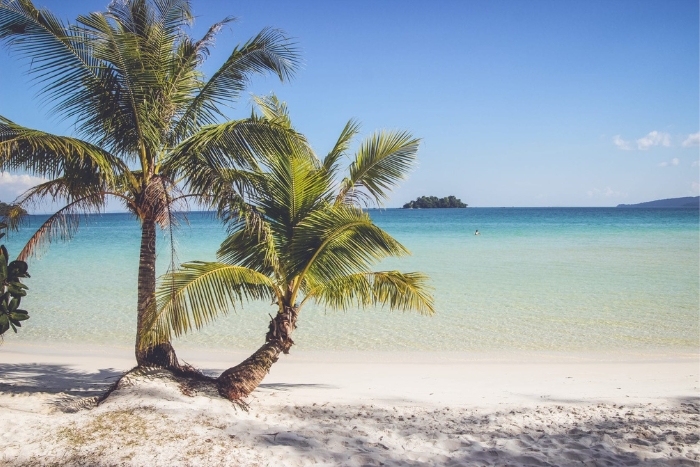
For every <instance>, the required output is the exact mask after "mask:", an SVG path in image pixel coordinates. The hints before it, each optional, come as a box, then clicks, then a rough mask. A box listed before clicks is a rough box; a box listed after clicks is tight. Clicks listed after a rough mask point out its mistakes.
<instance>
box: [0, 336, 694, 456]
mask: <svg viewBox="0 0 700 467" xmlns="http://www.w3.org/2000/svg"><path fill="white" fill-rule="evenodd" d="M180 355H181V357H182V358H184V359H185V360H187V361H189V362H190V363H192V364H194V365H195V366H197V367H199V368H201V369H204V370H205V372H207V373H212V374H214V373H216V372H217V371H220V370H222V369H225V368H226V367H227V366H230V364H231V363H237V362H238V361H240V360H241V358H243V357H244V356H245V355H243V354H232V353H224V352H213V351H211V352H193V351H187V350H186V349H185V350H182V351H180ZM132 364H133V359H132V358H131V354H130V349H126V348H97V349H95V348H90V349H89V348H78V347H75V348H58V349H56V348H55V347H40V346H31V345H20V344H14V343H13V344H12V345H8V344H7V343H6V344H5V345H4V346H3V347H2V348H0V413H1V414H2V416H0V445H1V446H2V449H1V450H0V452H1V454H0V465H3V466H5V465H7V466H16V465H18V466H22V465H26V466H30V465H31V466H34V465H85V466H88V465H89V466H117V465H136V466H152V465H159V466H160V465H162V466H198V465H204V466H219V465H230V466H267V465H269V466H304V465H343V466H345V465H348V466H365V465H367V466H370V465H371V466H374V465H377V466H378V465H386V466H405V465H408V466H418V465H446V466H462V465H464V466H471V465H537V466H542V465H557V466H562V465H586V466H603V465H610V466H612V465H700V414H699V412H700V389H699V387H700V384H699V383H698V374H699V372H698V370H699V365H698V356H697V355H694V354H687V355H684V354H678V353H675V354H665V353H662V352H654V353H649V354H646V355H641V354H617V355H614V356H613V355H603V354H586V355H576V354H544V353H529V354H526V353H523V354H510V355H506V354H503V355H497V354H479V355H474V354H466V353H465V354H458V353H421V354H419V353H415V354H413V353H399V352H393V353H362V352H356V353H351V352H329V353H323V354H321V353H311V352H292V354H291V355H288V356H284V357H283V358H282V359H280V361H279V362H278V363H277V364H275V365H274V366H273V369H272V371H271V373H270V375H269V376H268V377H267V378H266V379H265V381H264V383H263V385H262V386H261V387H260V388H259V389H258V390H256V391H255V392H254V394H253V396H252V397H250V398H249V400H248V403H249V404H250V407H249V410H248V411H247V412H246V411H243V410H241V409H238V408H236V407H234V406H233V405H232V404H231V403H230V402H228V401H227V400H225V399H223V398H220V397H218V395H217V394H216V391H215V390H213V389H211V388H207V387H199V388H193V387H189V388H188V387H184V388H183V387H182V386H181V385H180V384H179V383H178V382H177V381H175V380H174V379H172V378H170V377H168V375H167V374H165V373H163V372H158V371H156V372H151V373H145V374H142V375H139V376H130V377H129V378H128V380H126V381H123V384H122V385H121V387H120V388H119V389H118V390H116V391H114V392H113V393H112V395H111V396H110V397H109V398H108V399H107V400H106V401H105V402H103V403H102V404H100V405H99V406H98V407H93V405H94V404H91V401H92V399H90V398H91V397H94V396H95V395H97V394H99V393H101V392H102V391H104V390H105V389H106V388H107V387H108V386H109V385H110V384H111V383H112V382H113V381H114V380H115V379H116V378H117V377H118V376H119V375H120V374H121V373H122V372H123V371H125V370H128V369H129V368H130V366H131V365H132Z"/></svg>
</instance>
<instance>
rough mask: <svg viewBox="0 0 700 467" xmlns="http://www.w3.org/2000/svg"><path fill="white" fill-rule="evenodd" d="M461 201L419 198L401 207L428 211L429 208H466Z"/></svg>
mask: <svg viewBox="0 0 700 467" xmlns="http://www.w3.org/2000/svg"><path fill="white" fill-rule="evenodd" d="M467 206H468V205H467V204H464V203H463V202H462V200H461V199H459V198H455V197H454V196H446V197H444V198H438V197H437V196H421V197H419V198H417V199H416V200H415V201H409V202H408V203H406V204H404V205H403V208H404V209H430V208H466V207H467Z"/></svg>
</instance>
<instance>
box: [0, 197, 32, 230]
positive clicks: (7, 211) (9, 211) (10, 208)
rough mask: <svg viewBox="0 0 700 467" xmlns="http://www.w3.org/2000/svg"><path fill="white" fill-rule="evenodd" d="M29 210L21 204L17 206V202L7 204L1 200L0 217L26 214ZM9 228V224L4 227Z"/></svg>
mask: <svg viewBox="0 0 700 467" xmlns="http://www.w3.org/2000/svg"><path fill="white" fill-rule="evenodd" d="M26 215H27V211H26V210H25V209H24V208H22V207H21V206H17V205H16V204H7V203H3V202H2V201H0V217H8V216H26ZM3 228H7V226H5V227H3Z"/></svg>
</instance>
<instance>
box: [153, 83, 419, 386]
mask: <svg viewBox="0 0 700 467" xmlns="http://www.w3.org/2000/svg"><path fill="white" fill-rule="evenodd" d="M257 101H258V104H259V106H260V108H261V110H262V112H263V118H264V119H265V120H267V121H274V122H279V123H280V124H282V125H289V117H288V114H287V111H286V107H285V106H284V104H280V103H279V102H278V101H277V100H276V98H274V97H270V98H264V99H257ZM357 131H358V125H357V124H356V123H355V122H353V121H350V122H349V123H348V124H347V125H346V126H345V128H344V130H343V131H342V133H341V135H340V138H339V139H338V141H337V143H336V145H335V147H334V148H333V149H332V150H331V152H330V153H329V154H328V155H327V156H326V157H325V159H323V161H321V160H319V159H317V158H316V157H315V156H314V155H313V154H311V153H309V152H308V151H300V150H298V149H297V147H292V146H289V145H287V146H286V147H285V145H284V144H283V143H280V144H279V146H278V148H277V150H275V151H272V152H268V153H265V154H263V155H262V156H261V165H262V167H261V169H262V170H261V171H260V172H259V173H258V177H257V179H256V180H255V182H254V190H252V191H251V192H250V194H249V196H248V198H247V199H246V200H245V202H242V203H241V202H240V199H236V200H235V203H234V208H233V209H231V211H230V213H231V215H230V216H228V219H229V225H228V227H229V232H230V235H229V236H228V238H226V240H224V242H223V243H222V244H221V247H220V249H219V251H218V253H217V255H218V262H208V263H207V262H191V263H186V264H183V265H182V267H181V269H180V270H179V271H172V272H170V273H168V274H166V275H165V276H164V277H163V280H162V282H161V285H160V286H159V289H158V297H159V298H158V302H159V305H158V307H157V310H153V311H154V313H152V314H151V313H149V315H148V319H147V322H148V325H147V327H148V328H149V329H150V330H151V332H149V333H147V334H145V335H144V336H145V337H146V341H145V342H146V343H151V344H152V343H157V342H162V341H169V340H170V339H171V337H172V335H173V334H174V335H180V334H182V333H184V332H187V331H189V330H191V329H192V328H193V327H195V328H199V327H201V326H202V325H203V324H205V323H207V322H209V321H211V320H212V319H214V318H215V317H216V316H218V315H219V314H222V313H225V312H226V311H227V310H228V309H229V308H231V307H234V306H235V305H236V304H239V303H240V302H242V301H244V300H248V299H268V300H272V303H274V304H275V306H276V309H277V313H276V315H275V317H274V318H271V320H270V325H269V330H268V332H267V335H266V336H265V343H264V345H263V346H262V347H260V348H259V349H258V350H257V351H256V352H255V353H254V354H253V355H251V356H250V357H249V358H248V359H247V360H245V361H244V362H242V363H241V364H239V365H237V366H235V367H233V368H230V369H228V370H226V371H225V372H224V373H223V374H222V375H221V376H220V377H219V378H218V379H217V384H218V387H219V392H220V393H221V394H222V395H223V396H224V397H227V398H228V399H230V400H240V399H241V398H244V397H246V396H247V395H249V394H250V393H251V392H252V391H253V390H254V389H255V388H256V387H257V386H258V385H259V384H260V382H261V381H262V379H263V378H264V376H265V375H266V374H267V373H268V371H269V369H270V366H271V365H272V364H273V363H274V362H276V361H277V359H278V357H279V355H280V353H285V354H286V353H288V352H289V349H290V348H291V346H292V345H293V344H294V342H293V340H292V333H293V331H294V329H295V328H296V322H297V318H298V316H299V312H300V311H301V310H302V308H303V307H304V305H305V304H306V303H308V302H310V301H311V302H315V303H317V304H321V305H324V306H326V307H330V308H334V309H341V310H344V309H346V308H348V307H350V306H353V305H358V306H362V307H364V306H370V305H388V307H389V308H390V309H398V310H409V309H412V310H417V311H419V312H421V313H425V314H432V313H433V299H432V296H431V295H430V291H429V288H428V287H427V286H426V280H427V277H426V276H424V275H423V274H420V273H415V272H414V273H402V272H399V271H374V270H373V266H374V265H375V264H376V263H377V262H378V261H379V260H381V259H382V258H386V257H391V256H402V255H406V254H409V252H408V250H406V248H404V247H403V246H402V245H401V244H400V243H399V242H398V241H396V240H395V239H394V238H393V237H391V236H390V235H389V234H388V233H387V232H385V231H384V230H382V229H380V228H379V227H377V226H376V225H375V224H374V223H373V222H372V220H371V218H370V217H369V215H368V214H367V213H366V212H365V211H363V209H362V207H361V205H360V204H359V203H360V202H363V201H364V202H376V203H380V204H381V202H382V201H383V200H384V199H385V197H386V194H387V192H388V191H389V190H390V189H391V188H392V187H393V186H394V185H395V184H396V183H397V182H398V181H399V180H401V179H402V178H403V177H404V175H405V174H406V172H407V171H408V170H409V169H410V167H411V166H412V165H413V163H414V161H415V156H416V151H417V149H418V143H419V141H418V140H417V139H414V138H413V137H412V136H411V135H410V134H408V133H406V132H378V133H375V134H374V135H373V136H371V137H369V138H368V139H366V140H365V141H364V142H363V143H362V144H361V145H360V147H359V150H358V151H357V153H356V155H355V157H354V160H353V161H352V163H351V164H350V165H349V167H348V173H347V175H346V176H345V177H344V178H342V179H340V180H338V179H337V174H338V172H339V169H340V167H339V166H340V161H341V158H342V157H343V156H344V155H345V154H346V152H347V150H348V147H349V145H350V143H351V140H352V138H353V136H355V134H356V133H357Z"/></svg>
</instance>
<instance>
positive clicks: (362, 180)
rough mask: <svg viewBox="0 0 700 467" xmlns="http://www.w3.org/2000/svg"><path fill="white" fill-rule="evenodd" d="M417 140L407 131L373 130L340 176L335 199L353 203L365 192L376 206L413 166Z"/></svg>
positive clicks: (360, 198) (380, 203)
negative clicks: (346, 169)
mask: <svg viewBox="0 0 700 467" xmlns="http://www.w3.org/2000/svg"><path fill="white" fill-rule="evenodd" d="M419 143H420V140H419V139H417V138H413V136H412V135H411V134H410V133H408V132H393V131H392V132H385V131H381V132H378V133H375V134H374V135H372V136H371V137H369V138H367V139H366V140H365V141H364V142H363V143H362V145H361V146H360V149H359V150H358V152H357V154H356V156H355V160H354V161H353V163H352V164H351V165H350V167H349V172H350V173H349V175H348V177H347V178H345V179H343V181H342V183H341V187H340V191H339V193H338V196H337V198H336V200H337V201H336V202H337V203H340V202H349V203H353V202H357V201H361V200H362V196H363V195H368V196H369V197H371V199H372V200H373V201H374V202H376V203H377V204H378V205H380V206H381V205H382V204H383V201H384V200H386V199H387V196H388V192H389V191H390V190H391V189H393V188H394V186H396V185H397V184H398V182H399V181H401V180H403V179H404V178H405V177H406V175H407V174H408V172H409V170H410V169H411V168H412V167H413V165H414V164H415V161H416V153H417V152H418V144H419Z"/></svg>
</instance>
